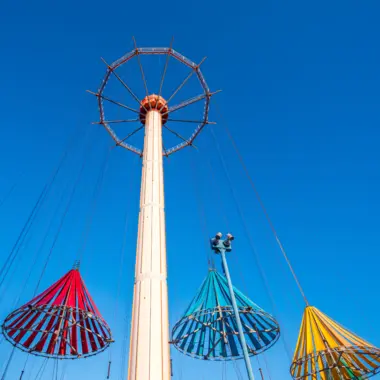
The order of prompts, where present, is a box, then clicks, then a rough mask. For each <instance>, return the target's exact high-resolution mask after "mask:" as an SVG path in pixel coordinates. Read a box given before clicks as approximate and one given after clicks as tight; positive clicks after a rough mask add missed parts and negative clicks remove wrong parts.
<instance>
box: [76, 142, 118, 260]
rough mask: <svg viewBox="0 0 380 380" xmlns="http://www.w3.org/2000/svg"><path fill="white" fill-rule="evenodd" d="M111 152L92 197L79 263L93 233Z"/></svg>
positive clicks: (108, 150) (79, 252) (108, 154)
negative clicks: (92, 229)
mask: <svg viewBox="0 0 380 380" xmlns="http://www.w3.org/2000/svg"><path fill="white" fill-rule="evenodd" d="M111 150H112V149H111V148H110V149H107V151H106V154H105V156H104V160H103V163H102V165H101V168H100V171H99V175H98V179H97V182H96V185H95V190H94V193H93V196H92V201H91V205H90V209H89V211H88V214H87V220H86V223H85V226H84V229H83V233H82V244H81V246H80V248H79V250H78V253H77V259H78V261H79V262H81V261H82V259H83V255H84V252H85V250H86V246H87V243H88V238H89V235H90V232H91V228H92V224H93V221H94V217H95V213H96V210H97V206H98V201H99V197H100V194H101V192H102V188H103V184H104V178H105V175H106V173H107V170H108V164H109V159H110V155H111Z"/></svg>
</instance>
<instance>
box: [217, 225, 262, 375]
mask: <svg viewBox="0 0 380 380" xmlns="http://www.w3.org/2000/svg"><path fill="white" fill-rule="evenodd" d="M222 237H223V235H222V234H221V233H220V232H218V233H217V234H216V235H215V237H214V238H213V239H211V248H212V250H213V251H214V252H215V253H217V254H220V256H221V257H222V264H223V269H224V273H225V275H226V278H227V283H228V289H229V291H230V296H231V301H232V307H233V309H234V314H235V318H236V324H237V327H238V331H239V338H240V344H241V346H242V349H243V355H244V361H245V366H246V369H247V374H248V379H249V380H255V377H254V375H253V370H252V365H251V361H250V360H249V354H248V349H247V343H246V341H245V336H244V332H243V326H242V324H241V319H240V314H239V309H238V306H237V304H236V298H235V292H234V288H233V285H232V280H231V276H230V271H229V269H228V264H227V258H226V252H231V251H232V245H231V242H232V240H234V237H233V236H232V235H231V234H227V236H226V239H222Z"/></svg>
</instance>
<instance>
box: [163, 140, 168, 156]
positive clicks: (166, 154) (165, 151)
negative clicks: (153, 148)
mask: <svg viewBox="0 0 380 380" xmlns="http://www.w3.org/2000/svg"><path fill="white" fill-rule="evenodd" d="M162 149H163V150H164V153H165V156H166V157H169V155H168V152H167V150H166V149H165V145H164V141H162Z"/></svg>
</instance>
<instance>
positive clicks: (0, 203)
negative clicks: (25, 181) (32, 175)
mask: <svg viewBox="0 0 380 380" xmlns="http://www.w3.org/2000/svg"><path fill="white" fill-rule="evenodd" d="M24 174H25V172H22V173H20V174H19V177H18V180H17V181H16V182H14V183H13V185H12V186H11V187H10V188H9V190H8V191H7V192H6V193H5V195H4V197H3V198H2V199H1V201H0V209H1V208H2V207H3V205H4V204H5V202H6V201H7V200H8V198H9V197H10V196H11V195H12V194H13V192H14V191H15V189H16V187H17V186H18V185H19V184H20V180H21V178H22V177H23V176H24Z"/></svg>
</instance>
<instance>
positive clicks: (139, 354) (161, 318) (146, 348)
mask: <svg viewBox="0 0 380 380" xmlns="http://www.w3.org/2000/svg"><path fill="white" fill-rule="evenodd" d="M166 277H167V270H166V236H165V212H164V180H163V163H162V116H161V113H160V112H158V111H157V110H155V109H152V110H150V111H148V112H147V114H146V122H145V139H144V152H143V169H142V177H141V194H140V213H139V225H138V240H137V252H136V269H135V286H134V296H133V310H132V326H131V342H130V351H129V368H128V379H129V380H169V379H170V349H169V317H168V290H167V282H166Z"/></svg>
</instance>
